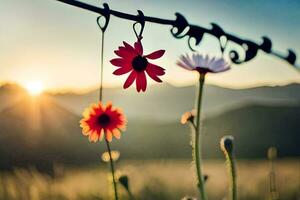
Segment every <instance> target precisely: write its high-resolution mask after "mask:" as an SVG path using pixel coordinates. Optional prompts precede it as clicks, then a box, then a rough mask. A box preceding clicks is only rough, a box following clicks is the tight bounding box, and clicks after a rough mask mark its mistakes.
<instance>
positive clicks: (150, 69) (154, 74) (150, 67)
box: [146, 65, 162, 83]
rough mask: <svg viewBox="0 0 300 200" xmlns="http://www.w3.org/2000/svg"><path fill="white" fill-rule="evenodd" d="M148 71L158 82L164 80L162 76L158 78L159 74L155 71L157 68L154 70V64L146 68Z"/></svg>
mask: <svg viewBox="0 0 300 200" xmlns="http://www.w3.org/2000/svg"><path fill="white" fill-rule="evenodd" d="M146 72H147V74H148V75H149V76H150V78H152V79H153V80H155V81H156V82H159V83H160V82H162V80H161V79H160V78H158V75H157V74H156V73H155V70H153V65H150V66H148V67H147V68H146Z"/></svg>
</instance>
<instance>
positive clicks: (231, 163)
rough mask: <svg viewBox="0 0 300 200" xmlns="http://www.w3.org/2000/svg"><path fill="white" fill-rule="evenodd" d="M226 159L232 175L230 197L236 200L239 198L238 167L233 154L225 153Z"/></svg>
mask: <svg viewBox="0 0 300 200" xmlns="http://www.w3.org/2000/svg"><path fill="white" fill-rule="evenodd" d="M225 157H226V161H227V164H228V172H229V175H230V187H229V190H230V191H229V192H230V199H231V200H236V199H237V192H236V169H235V162H234V158H233V155H231V154H229V153H227V154H225Z"/></svg>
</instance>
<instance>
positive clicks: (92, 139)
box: [89, 131, 99, 142]
mask: <svg viewBox="0 0 300 200" xmlns="http://www.w3.org/2000/svg"><path fill="white" fill-rule="evenodd" d="M98 138H99V136H98V134H97V131H93V132H92V133H91V134H90V136H89V140H90V142H97V141H98Z"/></svg>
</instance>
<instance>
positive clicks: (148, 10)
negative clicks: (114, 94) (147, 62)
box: [0, 0, 300, 90]
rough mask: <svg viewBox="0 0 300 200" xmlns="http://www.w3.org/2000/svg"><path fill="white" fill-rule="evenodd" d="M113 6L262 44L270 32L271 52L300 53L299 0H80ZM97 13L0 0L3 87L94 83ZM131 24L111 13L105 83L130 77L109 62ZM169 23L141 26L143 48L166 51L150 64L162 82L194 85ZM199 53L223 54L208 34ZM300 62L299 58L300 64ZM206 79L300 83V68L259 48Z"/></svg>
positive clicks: (46, 2) (131, 38) (50, 1)
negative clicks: (178, 17) (179, 18)
mask: <svg viewBox="0 0 300 200" xmlns="http://www.w3.org/2000/svg"><path fill="white" fill-rule="evenodd" d="M81 1H84V2H87V3H91V4H94V5H98V6H102V3H105V2H106V3H108V4H109V6H110V8H111V9H114V10H119V11H124V12H127V13H131V14H136V13H137V12H136V10H138V9H140V10H142V11H143V12H144V14H145V15H147V16H156V17H161V18H166V19H175V16H174V13H175V12H180V13H182V14H183V15H184V16H185V17H186V18H187V19H188V21H189V22H191V23H193V24H198V25H201V26H203V27H210V23H211V22H215V23H217V24H219V25H220V26H221V27H222V28H223V29H224V30H225V31H228V32H230V33H235V34H237V35H238V36H240V37H242V38H245V39H251V40H254V41H257V42H260V41H261V36H264V35H267V36H269V37H270V38H271V39H272V41H273V49H275V50H276V51H279V52H281V53H283V54H284V53H286V49H288V48H291V49H293V50H294V51H295V52H296V54H298V55H299V56H300V38H299V36H300V21H299V19H300V12H299V9H300V1H298V0H276V1H274V0H253V1H235V0H218V1H217V0H212V1H202V0H189V1H171V0H169V1H167V0H152V1H146V0H114V1H113V0H108V1H103V2H101V1H99V0H81ZM96 17H97V14H95V13H91V12H88V11H85V10H81V9H79V8H75V7H72V6H69V5H66V4H63V3H61V2H58V1H55V0H42V1H41V0H26V1H24V0H0V19H1V24H0V84H1V83H5V82H17V83H20V84H22V85H26V84H27V83H28V82H30V81H39V82H41V83H42V84H43V85H44V87H45V88H46V89H50V90H61V89H71V90H82V89H87V88H93V87H96V86H97V85H98V83H99V73H100V70H99V63H100V60H99V58H100V44H101V43H100V38H101V37H100V36H101V34H100V31H99V29H98V27H97V24H96ZM132 24H133V22H132V21H126V20H123V19H119V18H115V17H112V18H111V22H110V24H109V27H108V30H107V32H106V35H105V36H106V40H105V53H104V54H105V60H104V63H105V69H104V70H105V75H104V77H105V78H104V83H105V85H106V86H108V87H115V86H121V85H122V84H123V83H124V81H125V79H126V78H127V75H124V76H118V77H116V76H114V75H112V71H113V70H114V69H115V67H113V66H112V65H111V64H110V63H109V60H110V59H112V58H114V57H115V55H114V53H113V50H115V49H116V48H117V47H118V46H119V45H121V43H122V41H127V42H128V43H131V44H132V43H133V42H135V35H134V32H133V30H132ZM170 28H171V27H169V26H162V25H157V24H150V23H146V26H145V31H144V35H143V36H144V39H143V45H144V51H145V53H150V52H152V51H154V50H158V49H165V50H166V54H165V56H164V57H162V58H161V59H159V60H156V61H155V63H156V64H159V65H161V66H163V67H164V68H166V75H165V76H164V77H163V80H164V81H166V82H168V83H170V84H173V85H176V86H184V85H190V84H193V83H195V81H196V75H195V74H194V73H190V72H186V71H184V70H183V69H180V68H179V67H177V66H176V64H175V63H176V60H177V59H178V57H179V55H180V54H183V53H187V52H191V51H190V50H189V48H188V46H187V40H186V39H181V40H178V39H175V38H173V37H172V36H171V34H170V31H169V30H170ZM197 50H198V51H199V52H201V53H208V54H211V55H217V56H220V51H219V48H218V43H217V40H216V39H215V38H213V37H209V36H207V37H205V38H204V40H203V41H202V43H201V45H200V46H199V47H197ZM297 65H298V66H300V61H299V60H298V61H297ZM208 82H209V83H210V84H215V85H220V86H223V87H233V88H245V87H253V86H257V85H283V84H288V83H293V82H297V83H300V73H299V72H297V71H296V70H295V69H294V68H293V67H291V66H290V65H289V64H287V63H286V62H284V61H281V60H279V59H278V58H276V57H273V56H270V55H266V54H264V53H259V54H258V56H257V57H256V58H255V59H254V60H253V61H250V62H249V63H246V64H242V65H238V66H237V65H233V68H232V70H231V71H229V72H226V73H223V74H218V75H210V76H209V77H208Z"/></svg>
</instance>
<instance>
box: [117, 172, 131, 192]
mask: <svg viewBox="0 0 300 200" xmlns="http://www.w3.org/2000/svg"><path fill="white" fill-rule="evenodd" d="M119 182H120V183H121V185H123V186H124V188H125V189H126V190H129V180H128V176H126V175H122V176H120V177H119Z"/></svg>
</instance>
